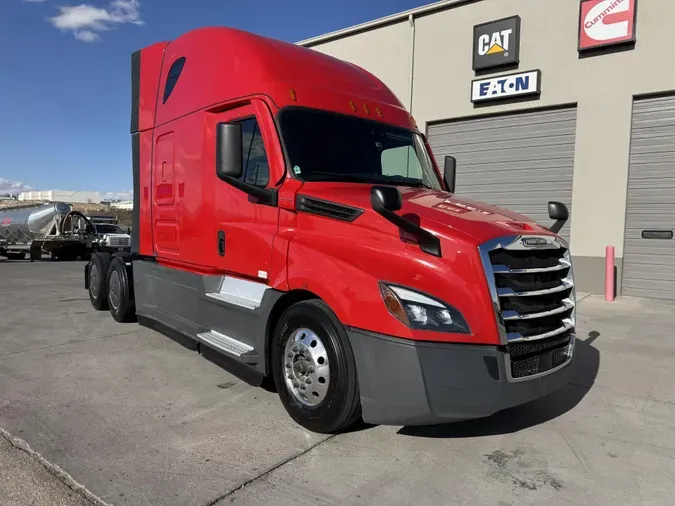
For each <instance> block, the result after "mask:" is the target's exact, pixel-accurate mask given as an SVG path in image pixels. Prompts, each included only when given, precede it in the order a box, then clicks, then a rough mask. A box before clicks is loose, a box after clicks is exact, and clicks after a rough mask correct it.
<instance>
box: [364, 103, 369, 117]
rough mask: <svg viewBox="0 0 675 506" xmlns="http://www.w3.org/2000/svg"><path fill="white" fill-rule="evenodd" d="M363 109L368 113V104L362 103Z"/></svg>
mask: <svg viewBox="0 0 675 506" xmlns="http://www.w3.org/2000/svg"><path fill="white" fill-rule="evenodd" d="M363 110H364V111H366V114H368V115H370V109H369V108H368V104H363Z"/></svg>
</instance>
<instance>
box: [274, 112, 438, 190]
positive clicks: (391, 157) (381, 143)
mask: <svg viewBox="0 0 675 506" xmlns="http://www.w3.org/2000/svg"><path fill="white" fill-rule="evenodd" d="M279 121H280V126H281V133H282V136H283V139H284V144H285V146H286V151H287V153H288V157H289V159H290V162H291V168H292V170H293V173H294V174H295V176H296V177H298V178H299V179H302V180H304V181H340V182H357V183H373V184H379V183H382V184H392V185H399V186H415V187H423V188H431V189H434V190H441V189H442V187H441V183H440V181H439V179H438V177H437V175H436V173H435V171H434V169H433V166H432V163H431V160H430V158H429V154H428V153H427V150H426V149H425V146H424V142H423V141H422V138H421V136H420V135H419V134H416V133H414V132H412V131H410V130H406V129H404V128H399V127H395V126H391V125H386V124H383V123H379V122H376V121H371V120H366V119H362V118H356V117H353V116H347V115H343V114H334V113H328V112H325V111H319V110H313V109H301V108H298V109H288V110H284V111H282V112H281V114H280V116H279Z"/></svg>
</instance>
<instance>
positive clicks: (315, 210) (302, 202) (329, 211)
mask: <svg viewBox="0 0 675 506" xmlns="http://www.w3.org/2000/svg"><path fill="white" fill-rule="evenodd" d="M297 208H298V211H303V212H305V213H310V214H318V215H319V216H324V217H326V218H333V219H336V220H341V221H354V220H355V219H356V218H358V217H359V216H361V215H362V214H363V209H359V208H357V207H350V206H345V205H343V204H336V203H334V202H328V201H327V200H321V199H317V198H314V197H304V196H302V195H298V201H297Z"/></svg>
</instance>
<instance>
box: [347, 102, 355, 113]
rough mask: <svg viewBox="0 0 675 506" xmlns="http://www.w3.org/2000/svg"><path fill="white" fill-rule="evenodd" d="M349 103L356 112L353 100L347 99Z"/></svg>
mask: <svg viewBox="0 0 675 506" xmlns="http://www.w3.org/2000/svg"><path fill="white" fill-rule="evenodd" d="M349 105H350V107H351V108H352V111H354V112H356V104H355V103H354V101H353V100H350V101H349Z"/></svg>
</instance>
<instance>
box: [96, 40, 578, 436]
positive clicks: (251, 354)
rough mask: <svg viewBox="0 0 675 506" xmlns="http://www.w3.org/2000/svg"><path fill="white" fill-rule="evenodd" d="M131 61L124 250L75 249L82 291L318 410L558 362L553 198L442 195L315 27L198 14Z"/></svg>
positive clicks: (498, 406) (460, 410)
mask: <svg viewBox="0 0 675 506" xmlns="http://www.w3.org/2000/svg"><path fill="white" fill-rule="evenodd" d="M131 67H132V73H131V74H132V104H133V105H132V111H131V138H132V153H133V182H134V210H133V227H132V235H133V241H132V251H131V253H130V254H129V253H115V254H113V255H110V254H108V253H97V254H95V255H93V257H92V258H91V261H90V262H89V263H88V264H87V266H86V267H85V287H86V288H87V289H88V290H89V295H90V299H91V302H92V304H93V305H94V307H95V308H97V309H101V310H104V309H109V310H110V312H111V313H112V315H113V317H114V318H115V319H116V320H117V321H120V322H122V321H136V320H137V321H138V322H139V323H140V324H142V325H144V326H148V327H151V328H153V329H155V330H157V331H159V332H162V333H163V334H165V335H167V336H170V337H172V338H174V339H176V340H179V341H181V342H182V343H183V344H184V345H186V346H189V347H190V348H192V349H194V350H197V351H198V352H199V353H201V354H202V355H204V356H205V357H206V358H208V359H210V360H214V361H217V362H219V363H220V364H221V365H222V366H223V367H225V368H226V369H228V370H229V371H231V372H232V373H234V374H236V375H238V376H239V377H240V378H242V379H244V380H245V381H247V382H249V383H250V384H253V385H263V382H266V381H267V382H268V383H267V384H270V385H272V384H273V385H274V387H275V389H276V391H277V392H278V394H279V397H280V399H281V402H282V403H283V405H284V407H285V408H286V410H287V412H288V414H289V415H290V416H291V417H292V418H293V419H294V420H295V421H296V422H297V423H298V424H300V425H302V426H303V427H305V428H307V429H309V430H311V431H315V432H322V433H334V432H337V431H341V430H344V429H346V428H348V427H350V426H352V425H353V424H354V423H357V422H360V421H365V422H368V423H374V424H395V425H424V424H436V423H442V422H451V421H456V420H467V419H475V418H480V417H486V416H489V415H491V414H493V413H495V412H497V411H500V410H502V409H505V408H508V407H511V406H515V405H519V404H523V403H526V402H528V401H531V400H533V399H537V398H540V397H542V396H544V395H547V394H549V393H550V392H552V391H554V390H556V389H557V388H559V387H561V386H562V385H564V384H565V383H566V382H567V381H568V375H569V372H570V367H569V364H570V363H571V360H572V356H573V350H574V344H575V329H574V326H575V291H574V281H573V273H572V265H571V258H570V252H569V248H568V245H567V243H566V242H565V241H564V240H563V239H561V238H560V237H559V236H558V235H557V233H558V232H559V230H560V228H561V227H562V226H563V224H564V223H565V221H566V220H567V219H568V210H567V208H566V207H565V206H564V204H561V203H558V202H549V203H548V210H549V216H550V218H551V219H552V220H555V223H553V224H552V226H551V227H550V228H546V227H544V226H542V225H539V224H537V223H535V222H533V221H532V220H530V219H528V218H526V217H524V216H521V215H518V214H515V213H513V212H510V211H507V210H505V209H501V208H497V207H494V206H490V205H486V204H483V203H480V202H475V201H471V200H468V199H464V198H460V197H459V196H457V195H455V193H454V184H455V182H454V181H455V167H454V159H452V158H450V157H448V158H446V159H445V165H444V170H443V173H441V171H440V170H439V168H438V167H437V165H436V162H435V161H434V157H433V155H432V153H431V151H430V148H429V145H428V143H427V141H426V139H425V136H424V135H423V134H422V133H420V132H419V131H418V128H417V126H416V125H415V122H414V120H413V119H412V117H411V116H410V114H409V113H408V112H407V111H406V110H405V108H404V107H403V105H402V104H401V102H400V101H399V100H398V99H397V98H396V96H395V95H394V94H393V93H392V92H391V91H390V90H389V89H388V88H387V86H385V85H384V84H383V83H382V82H381V81H380V80H378V79H377V78H376V77H375V76H373V75H372V74H370V73H368V72H366V71H365V70H363V69H361V68H359V67H357V66H354V65H352V64H350V63H346V62H344V61H340V60H338V59H334V58H332V57H329V56H326V55H324V54H321V53H319V52H317V51H314V50H311V49H307V48H303V47H300V46H297V45H294V44H290V43H285V42H280V41H276V40H272V39H269V38H265V37H261V36H257V35H253V34H250V33H246V32H243V31H239V30H236V29H230V28H224V27H208V28H201V29H196V30H194V31H191V32H188V33H186V34H184V35H182V36H181V37H179V38H177V39H176V40H173V41H170V42H161V43H157V44H154V45H151V46H149V47H146V48H144V49H142V50H140V51H138V52H136V53H134V54H133V55H132V57H131ZM542 205H546V203H542ZM272 382H273V383H272Z"/></svg>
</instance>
